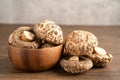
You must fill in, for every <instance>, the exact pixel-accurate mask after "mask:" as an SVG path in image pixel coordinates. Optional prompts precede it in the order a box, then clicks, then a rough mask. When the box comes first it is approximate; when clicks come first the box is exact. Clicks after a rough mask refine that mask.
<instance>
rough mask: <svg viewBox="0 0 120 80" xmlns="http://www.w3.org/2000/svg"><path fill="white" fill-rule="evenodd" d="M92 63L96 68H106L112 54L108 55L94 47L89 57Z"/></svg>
mask: <svg viewBox="0 0 120 80" xmlns="http://www.w3.org/2000/svg"><path fill="white" fill-rule="evenodd" d="M90 58H91V60H92V61H93V65H94V66H96V67H105V66H107V65H108V64H109V63H110V62H111V61H112V59H113V56H112V54H109V53H107V52H106V50H104V49H103V48H100V47H95V48H94V52H93V55H92V56H91V57H90Z"/></svg>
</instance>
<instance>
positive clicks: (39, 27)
mask: <svg viewBox="0 0 120 80" xmlns="http://www.w3.org/2000/svg"><path fill="white" fill-rule="evenodd" d="M33 30H34V32H35V35H36V37H37V38H39V39H42V40H45V41H47V42H49V43H51V44H56V45H59V44H62V43H63V41H64V39H63V32H62V29H61V28H60V27H59V26H58V25H56V24H55V23H54V22H53V21H48V20H45V21H40V22H38V23H37V24H36V25H35V26H34V27H33Z"/></svg>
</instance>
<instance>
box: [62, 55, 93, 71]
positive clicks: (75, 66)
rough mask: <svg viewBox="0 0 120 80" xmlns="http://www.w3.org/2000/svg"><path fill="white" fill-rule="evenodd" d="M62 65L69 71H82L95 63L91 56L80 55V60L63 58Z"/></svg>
mask: <svg viewBox="0 0 120 80" xmlns="http://www.w3.org/2000/svg"><path fill="white" fill-rule="evenodd" d="M60 65H61V67H62V68H63V69H64V70H65V71H67V72H69V73H81V72H85V71H87V70H89V69H90V68H92V66H93V63H92V61H91V60H90V59H89V58H85V57H79V60H69V59H65V58H63V59H61V60H60Z"/></svg>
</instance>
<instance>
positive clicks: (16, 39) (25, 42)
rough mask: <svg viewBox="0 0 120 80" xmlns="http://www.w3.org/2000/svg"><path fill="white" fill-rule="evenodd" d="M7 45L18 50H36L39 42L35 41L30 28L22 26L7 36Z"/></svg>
mask: <svg viewBox="0 0 120 80" xmlns="http://www.w3.org/2000/svg"><path fill="white" fill-rule="evenodd" d="M8 43H9V44H10V45H12V46H15V47H18V48H38V47H39V43H40V42H39V43H38V42H37V40H36V39H35V35H34V33H33V30H32V28H31V27H28V26H22V27H19V28H17V29H16V30H15V31H14V32H13V33H12V34H11V35H10V36H9V39H8Z"/></svg>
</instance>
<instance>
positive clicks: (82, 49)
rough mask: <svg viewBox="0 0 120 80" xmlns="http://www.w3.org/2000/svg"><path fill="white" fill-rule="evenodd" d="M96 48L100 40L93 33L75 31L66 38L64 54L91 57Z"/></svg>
mask: <svg viewBox="0 0 120 80" xmlns="http://www.w3.org/2000/svg"><path fill="white" fill-rule="evenodd" d="M95 46H98V40H97V37H96V36H95V35H94V34H93V33H91V32H88V31H83V30H75V31H73V32H71V33H70V34H68V35H67V37H66V40H65V47H64V54H69V55H88V56H90V55H92V52H93V48H94V47H95Z"/></svg>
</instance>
